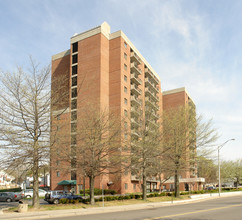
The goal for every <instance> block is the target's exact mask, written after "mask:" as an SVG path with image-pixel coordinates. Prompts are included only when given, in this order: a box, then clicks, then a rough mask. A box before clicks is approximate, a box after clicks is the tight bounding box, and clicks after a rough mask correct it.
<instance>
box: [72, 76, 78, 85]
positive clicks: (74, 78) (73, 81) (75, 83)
mask: <svg viewBox="0 0 242 220" xmlns="http://www.w3.org/2000/svg"><path fill="white" fill-rule="evenodd" d="M71 85H72V86H77V76H75V77H72V84H71Z"/></svg>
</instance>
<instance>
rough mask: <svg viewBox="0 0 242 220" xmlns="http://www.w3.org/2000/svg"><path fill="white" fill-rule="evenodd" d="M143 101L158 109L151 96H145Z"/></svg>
mask: <svg viewBox="0 0 242 220" xmlns="http://www.w3.org/2000/svg"><path fill="white" fill-rule="evenodd" d="M145 102H146V104H147V105H149V106H151V107H153V108H154V109H155V110H157V111H158V110H159V105H157V104H156V102H154V101H153V100H152V99H151V98H149V97H145Z"/></svg>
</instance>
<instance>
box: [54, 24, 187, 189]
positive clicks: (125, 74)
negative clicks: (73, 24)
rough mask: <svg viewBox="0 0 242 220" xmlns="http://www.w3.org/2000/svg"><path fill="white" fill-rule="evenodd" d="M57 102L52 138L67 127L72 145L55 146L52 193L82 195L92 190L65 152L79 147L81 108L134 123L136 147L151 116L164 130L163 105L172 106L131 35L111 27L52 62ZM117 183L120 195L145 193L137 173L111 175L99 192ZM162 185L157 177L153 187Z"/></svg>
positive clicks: (83, 37)
mask: <svg viewBox="0 0 242 220" xmlns="http://www.w3.org/2000/svg"><path fill="white" fill-rule="evenodd" d="M166 97H168V96H166ZM52 99H55V100H57V101H55V102H54V103H55V104H53V105H52V123H51V126H52V133H51V137H52V139H53V136H54V135H55V131H56V130H59V129H60V127H61V126H62V127H61V129H62V131H59V132H58V135H59V136H65V138H66V142H65V144H63V143H62V144H61V143H58V141H55V143H54V144H55V145H58V144H59V145H58V148H57V149H56V150H55V151H54V152H53V151H52V152H51V189H63V187H64V189H65V190H69V188H70V187H76V186H77V187H76V189H77V190H79V189H81V188H82V187H83V185H84V184H86V185H87V182H84V181H83V180H84V178H80V177H79V176H78V175H76V171H75V169H73V167H72V162H71V161H66V162H63V161H61V160H60V157H61V154H63V152H64V151H71V150H72V149H74V148H73V147H75V145H76V139H77V137H76V135H77V132H76V131H78V127H79V124H78V121H79V119H80V117H82V116H81V114H80V111H79V109H81V108H82V106H83V105H85V104H86V103H92V104H93V105H95V107H96V108H98V109H102V108H108V110H109V111H111V112H115V114H116V115H117V118H119V119H120V121H122V120H121V119H122V118H123V117H128V118H130V122H129V123H130V128H131V129H130V134H131V142H132V137H133V138H134V139H135V138H138V132H137V131H136V130H137V129H138V125H139V123H138V122H139V121H140V119H143V118H144V117H145V115H146V111H149V113H151V114H152V117H150V118H149V120H150V124H153V126H154V128H157V129H159V127H157V123H156V122H157V120H158V119H159V115H161V113H162V109H163V104H162V103H163V100H164V103H169V101H168V99H166V98H164V96H163V97H162V92H161V86H160V78H159V76H158V74H157V73H156V72H155V71H154V69H153V68H152V67H151V66H150V64H149V63H148V62H147V61H146V60H145V58H144V57H143V56H142V55H141V54H140V52H139V51H138V50H137V49H136V47H135V46H134V45H133V44H132V42H131V41H130V40H129V39H128V38H127V36H126V35H125V34H124V33H123V32H122V31H117V32H114V33H111V32H110V26H109V25H108V24H107V23H106V22H104V23H103V24H102V25H101V26H98V27H96V28H93V29H91V30H88V31H85V32H83V33H80V34H74V35H73V36H72V37H71V39H70V49H68V50H66V51H64V52H61V53H58V54H56V55H54V56H53V57H52ZM178 99H179V97H178ZM58 100H60V101H58ZM178 101H179V100H178ZM182 101H183V100H182ZM141 109H142V110H144V111H140V110H141ZM63 128H64V129H63ZM125 138H126V137H124V139H125ZM121 144H122V143H121ZM131 144H132V143H131ZM64 168H65V169H64ZM64 170H65V171H64ZM64 180H65V181H64ZM111 182H112V183H113V184H112V186H111V187H112V188H113V189H115V190H117V191H118V192H119V193H127V192H139V191H141V182H140V181H138V180H137V179H135V178H133V177H132V175H131V174H129V175H122V176H121V177H120V178H116V179H115V180H114V179H113V177H112V176H111V175H110V176H109V175H105V176H100V177H98V178H96V179H95V188H102V187H103V186H104V187H105V188H107V187H108V183H111ZM157 186H158V181H157V180H156V179H155V178H153V179H150V180H149V181H148V187H150V188H151V187H153V188H155V187H157Z"/></svg>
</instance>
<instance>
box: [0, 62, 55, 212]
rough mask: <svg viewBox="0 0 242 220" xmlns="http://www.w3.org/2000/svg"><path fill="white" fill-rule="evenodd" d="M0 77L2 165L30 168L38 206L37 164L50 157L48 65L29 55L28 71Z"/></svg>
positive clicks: (46, 160)
mask: <svg viewBox="0 0 242 220" xmlns="http://www.w3.org/2000/svg"><path fill="white" fill-rule="evenodd" d="M0 80H1V82H0V83H1V84H0V86H1V89H0V120H1V123H0V141H1V142H0V146H1V153H2V157H1V166H2V167H5V168H9V167H11V168H12V169H13V168H14V167H16V168H17V167H18V166H19V165H21V166H24V167H26V170H28V169H31V170H32V174H33V179H34V180H33V191H34V193H33V206H34V208H38V207H39V195H38V187H39V183H38V175H39V167H40V166H41V165H43V164H45V163H47V162H48V160H49V138H50V137H49V128H50V102H51V99H50V66H46V67H40V66H39V65H38V64H36V63H35V62H34V61H33V60H32V59H30V68H29V69H28V71H24V70H23V68H21V67H17V70H16V72H12V73H10V72H1V77H0Z"/></svg>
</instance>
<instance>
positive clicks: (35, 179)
mask: <svg viewBox="0 0 242 220" xmlns="http://www.w3.org/2000/svg"><path fill="white" fill-rule="evenodd" d="M38 174H39V161H38V150H37V149H34V166H33V202H32V205H33V207H34V209H38V208H39V175H38Z"/></svg>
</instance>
